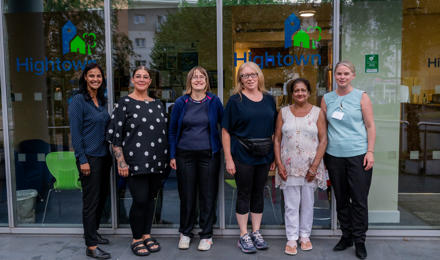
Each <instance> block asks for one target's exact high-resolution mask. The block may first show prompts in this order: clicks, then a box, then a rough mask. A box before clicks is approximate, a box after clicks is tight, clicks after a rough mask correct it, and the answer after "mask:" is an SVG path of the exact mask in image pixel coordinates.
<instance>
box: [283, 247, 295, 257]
mask: <svg viewBox="0 0 440 260" xmlns="http://www.w3.org/2000/svg"><path fill="white" fill-rule="evenodd" d="M284 253H285V254H286V255H296V254H298V250H297V249H296V246H294V247H293V246H289V245H286V248H285V249H284Z"/></svg>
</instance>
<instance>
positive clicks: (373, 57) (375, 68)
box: [365, 54, 379, 73]
mask: <svg viewBox="0 0 440 260" xmlns="http://www.w3.org/2000/svg"><path fill="white" fill-rule="evenodd" d="M378 72H379V55H378V54H367V55H365V73H378Z"/></svg>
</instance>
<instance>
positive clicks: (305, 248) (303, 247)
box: [301, 241, 313, 251]
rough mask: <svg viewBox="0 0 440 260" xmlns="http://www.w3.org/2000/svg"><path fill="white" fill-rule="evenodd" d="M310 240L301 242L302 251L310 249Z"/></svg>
mask: <svg viewBox="0 0 440 260" xmlns="http://www.w3.org/2000/svg"><path fill="white" fill-rule="evenodd" d="M312 248H313V247H312V242H310V241H307V242H301V250H302V251H309V250H312Z"/></svg>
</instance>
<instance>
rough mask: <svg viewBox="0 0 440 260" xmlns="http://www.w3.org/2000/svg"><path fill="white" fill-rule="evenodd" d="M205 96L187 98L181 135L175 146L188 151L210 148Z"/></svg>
mask: <svg viewBox="0 0 440 260" xmlns="http://www.w3.org/2000/svg"><path fill="white" fill-rule="evenodd" d="M206 101H207V98H204V99H203V100H202V101H195V100H193V99H191V98H188V103H187V104H186V111H185V115H183V120H182V135H181V137H180V140H179V143H178V144H177V148H179V149H182V150H189V151H198V150H211V144H210V142H209V140H210V136H209V118H208V102H206Z"/></svg>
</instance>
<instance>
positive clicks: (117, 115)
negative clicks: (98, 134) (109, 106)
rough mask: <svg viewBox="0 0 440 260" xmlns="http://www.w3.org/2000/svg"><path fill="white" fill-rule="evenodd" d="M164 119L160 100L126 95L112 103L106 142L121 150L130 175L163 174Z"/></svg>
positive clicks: (165, 157) (163, 109) (164, 161)
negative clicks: (112, 107)
mask: <svg viewBox="0 0 440 260" xmlns="http://www.w3.org/2000/svg"><path fill="white" fill-rule="evenodd" d="M166 128H167V118H166V115H165V107H164V105H163V104H162V102H160V100H154V101H150V102H148V101H139V100H136V99H133V98H131V97H129V96H126V97H122V98H120V99H119V101H118V103H116V104H115V107H114V110H113V114H112V116H111V121H110V124H109V127H108V130H107V140H108V141H109V142H110V143H112V144H113V145H115V146H119V147H122V150H123V153H124V158H125V162H126V163H127V164H128V166H129V172H130V175H139V174H150V173H165V172H166V171H165V170H166V168H167V166H168V165H167V163H168V141H167V133H166Z"/></svg>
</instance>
